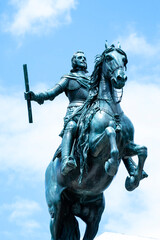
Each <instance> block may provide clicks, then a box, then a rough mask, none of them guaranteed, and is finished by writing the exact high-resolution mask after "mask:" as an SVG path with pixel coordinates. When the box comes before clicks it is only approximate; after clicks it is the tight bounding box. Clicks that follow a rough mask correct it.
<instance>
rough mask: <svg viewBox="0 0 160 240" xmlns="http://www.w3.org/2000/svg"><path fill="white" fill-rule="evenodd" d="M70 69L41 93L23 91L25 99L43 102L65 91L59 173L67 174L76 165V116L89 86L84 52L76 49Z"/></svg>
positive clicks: (77, 116) (79, 112) (86, 95)
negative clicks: (66, 106)
mask: <svg viewBox="0 0 160 240" xmlns="http://www.w3.org/2000/svg"><path fill="white" fill-rule="evenodd" d="M71 63H72V69H71V71H70V73H69V74H68V75H64V76H63V77H62V78H61V80H60V82H59V83H58V84H56V85H55V86H54V87H53V88H52V89H50V90H47V91H45V92H41V93H36V94H35V93H34V92H32V91H29V92H27V93H25V99H26V100H27V99H29V100H32V101H36V102H38V103H39V104H43V103H44V101H45V100H53V99H54V98H55V97H56V96H58V95H59V94H61V93H62V92H65V94H66V96H67V97H68V99H69V106H68V108H67V113H66V116H65V118H64V129H63V131H62V132H61V134H60V136H61V137H62V147H61V156H62V162H61V173H62V174H63V175H67V174H68V173H69V172H70V171H71V170H73V169H75V168H76V167H77V164H76V161H75V159H74V158H73V156H72V154H71V152H72V147H73V142H74V139H75V135H76V130H77V122H78V118H79V116H80V114H81V109H82V106H83V104H84V102H85V100H86V99H87V97H88V92H89V87H90V77H89V76H88V74H87V73H88V71H87V62H86V57H85V55H84V52H82V51H77V52H76V53H75V54H74V55H73V57H72V59H71Z"/></svg>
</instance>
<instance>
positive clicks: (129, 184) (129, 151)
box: [123, 142, 148, 191]
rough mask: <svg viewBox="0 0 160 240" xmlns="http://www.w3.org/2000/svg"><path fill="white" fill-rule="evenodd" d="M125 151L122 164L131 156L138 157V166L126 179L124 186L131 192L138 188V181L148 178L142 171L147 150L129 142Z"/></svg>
mask: <svg viewBox="0 0 160 240" xmlns="http://www.w3.org/2000/svg"><path fill="white" fill-rule="evenodd" d="M125 150H126V152H125V157H123V161H124V162H125V161H128V160H129V159H130V157H132V156H135V155H137V156H138V165H137V166H135V171H134V173H133V174H132V175H131V176H130V177H127V179H126V184H125V187H126V189H127V190H128V191H133V190H134V189H135V188H136V187H138V186H139V182H140V180H141V179H143V178H144V177H147V176H148V175H147V174H145V173H144V171H143V167H144V163H145V160H146V158H147V148H146V147H145V146H140V145H137V144H135V143H133V142H130V143H129V144H128V145H127V147H126V149H125Z"/></svg>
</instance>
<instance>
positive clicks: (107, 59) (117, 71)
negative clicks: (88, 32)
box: [102, 45, 128, 89]
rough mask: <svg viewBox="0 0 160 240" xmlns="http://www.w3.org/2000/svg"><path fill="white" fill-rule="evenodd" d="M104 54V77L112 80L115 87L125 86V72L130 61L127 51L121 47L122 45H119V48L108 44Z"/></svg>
mask: <svg viewBox="0 0 160 240" xmlns="http://www.w3.org/2000/svg"><path fill="white" fill-rule="evenodd" d="M102 55H103V63H102V72H103V75H104V77H105V78H109V79H110V80H111V83H112V86H113V87H114V88H117V89H121V88H123V87H124V85H125V82H126V81H127V76H126V74H125V70H126V65H127V62H128V60H127V55H126V53H125V52H124V51H123V50H122V49H121V47H120V45H118V48H116V47H115V46H114V45H111V46H110V47H107V46H106V49H105V51H104V52H103V54H102Z"/></svg>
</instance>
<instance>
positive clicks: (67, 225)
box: [50, 200, 80, 240]
mask: <svg viewBox="0 0 160 240" xmlns="http://www.w3.org/2000/svg"><path fill="white" fill-rule="evenodd" d="M50 232H51V240H80V232H79V225H78V221H77V220H76V218H75V216H74V215H73V214H72V213H71V212H70V208H69V206H68V204H67V202H65V201H63V200H62V201H61V203H59V204H58V205H57V206H56V207H55V214H54V218H52V219H51V221H50Z"/></svg>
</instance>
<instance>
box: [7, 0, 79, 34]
mask: <svg viewBox="0 0 160 240" xmlns="http://www.w3.org/2000/svg"><path fill="white" fill-rule="evenodd" d="M76 3H77V0H10V4H11V5H12V6H13V9H14V10H13V13H12V14H11V16H9V15H7V14H6V16H5V22H4V29H5V31H8V32H11V33H12V34H14V35H18V36H20V35H24V34H26V33H46V32H47V31H48V30H50V29H52V28H55V27H57V26H59V24H67V23H70V21H71V16H70V11H71V10H72V9H75V7H76Z"/></svg>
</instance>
